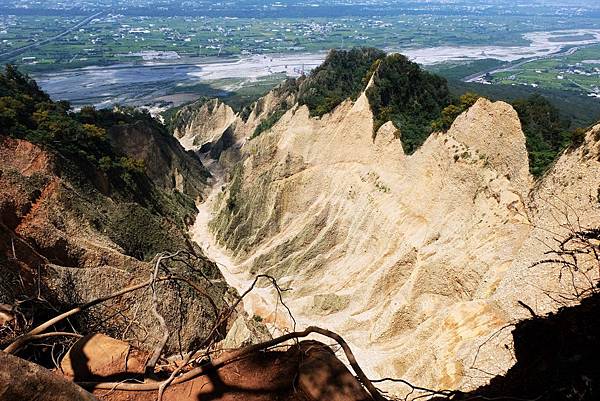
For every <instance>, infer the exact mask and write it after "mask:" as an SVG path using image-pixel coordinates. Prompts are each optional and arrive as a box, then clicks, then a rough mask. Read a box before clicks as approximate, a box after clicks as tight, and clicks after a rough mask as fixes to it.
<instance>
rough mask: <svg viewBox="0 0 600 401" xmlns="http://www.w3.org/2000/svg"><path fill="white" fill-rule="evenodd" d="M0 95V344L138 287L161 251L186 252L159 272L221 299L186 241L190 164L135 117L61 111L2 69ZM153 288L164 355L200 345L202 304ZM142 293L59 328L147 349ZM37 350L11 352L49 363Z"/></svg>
mask: <svg viewBox="0 0 600 401" xmlns="http://www.w3.org/2000/svg"><path fill="white" fill-rule="evenodd" d="M0 95H1V97H0V110H1V112H2V113H1V117H0V118H1V119H2V125H1V132H0V188H1V190H0V304H1V305H2V310H3V313H5V314H3V316H2V322H1V323H2V326H1V327H2V330H1V331H0V347H2V348H4V346H5V345H6V344H8V343H9V342H10V341H12V340H13V339H14V338H15V337H16V336H18V335H20V334H22V333H24V332H26V331H27V330H29V329H30V328H31V327H33V326H35V325H37V324H39V323H40V322H42V321H44V320H45V319H47V318H48V317H49V316H54V315H55V314H56V313H58V312H62V311H64V310H66V309H69V308H71V307H73V306H74V305H79V304H81V303H84V302H87V301H90V300H92V299H95V298H97V297H99V296H104V295H107V294H110V293H112V292H115V291H118V290H121V289H123V288H125V287H128V286H130V285H132V284H134V283H137V282H140V281H142V282H143V281H146V280H148V277H150V276H151V274H152V272H153V270H154V267H155V262H156V259H155V256H156V255H157V254H159V253H163V252H176V251H179V250H183V251H188V252H190V253H191V254H197V255H198V257H197V258H192V259H193V260H189V261H187V262H188V263H189V267H187V268H182V267H181V266H180V265H179V264H177V263H172V264H169V266H170V268H171V269H173V271H174V272H176V273H177V274H180V275H181V276H182V277H187V280H191V281H190V282H192V283H196V284H195V285H197V286H198V288H204V290H205V291H206V292H207V293H210V294H211V295H212V297H213V298H214V299H217V300H219V302H220V303H223V302H225V299H226V298H227V294H228V291H229V287H228V286H227V285H226V283H224V282H223V280H222V277H221V275H220V273H219V270H218V269H217V267H216V265H215V264H214V263H212V262H210V261H209V260H208V259H206V258H205V257H204V256H203V255H202V252H201V251H200V249H199V248H198V247H197V246H194V245H192V244H191V242H190V241H189V239H188V237H187V234H186V231H187V227H188V225H189V224H191V223H192V222H193V221H194V218H195V215H196V207H195V203H196V201H200V200H202V199H203V197H204V194H205V191H206V188H207V187H206V181H207V178H208V176H209V173H208V172H207V171H206V169H205V168H204V166H203V165H202V164H201V162H200V160H199V159H198V158H197V156H195V155H194V154H193V153H188V152H186V151H185V150H184V149H183V148H182V146H181V145H180V144H179V143H178V142H177V140H176V139H175V138H173V137H172V136H170V135H169V134H167V132H166V130H165V129H164V128H163V127H161V126H160V125H158V124H157V123H156V122H154V121H153V120H152V119H151V118H150V117H149V116H147V115H144V114H140V113H137V112H135V111H133V110H120V111H107V110H104V111H96V110H93V109H90V108H86V109H84V110H82V111H81V112H79V113H72V112H70V111H68V106H67V105H65V104H63V103H55V102H52V101H51V100H49V99H48V97H47V96H46V95H45V94H44V93H43V92H41V91H40V90H39V89H38V88H37V86H36V85H35V83H34V82H33V81H30V80H28V79H27V77H25V76H22V75H20V74H19V73H18V72H16V71H14V70H13V69H11V68H10V67H9V68H8V69H7V70H6V72H5V73H4V74H0ZM198 272H201V273H202V274H203V275H204V276H205V277H207V279H206V280H213V281H214V283H212V282H210V281H208V282H207V281H206V280H205V279H204V278H203V277H202V276H201V275H199V273H198ZM157 288H158V290H157V291H159V292H160V295H161V302H160V306H159V308H162V309H163V310H164V312H167V311H168V312H169V313H168V314H167V316H168V317H167V321H166V324H167V326H168V327H169V329H170V330H172V331H173V333H175V332H177V333H178V336H175V335H173V336H171V337H170V339H169V343H168V349H169V350H170V351H171V352H173V351H175V350H177V349H180V348H181V347H182V344H189V343H193V342H194V341H199V339H202V338H204V337H205V336H206V335H207V333H208V331H209V330H210V327H209V325H206V324H199V322H203V321H204V322H206V323H208V322H210V321H212V319H213V317H212V316H211V312H210V307H211V305H210V303H209V302H208V301H207V300H206V299H204V298H202V297H198V296H197V295H196V293H195V291H194V290H193V288H190V287H182V286H178V285H176V284H174V283H169V284H160V285H157ZM151 295H152V294H151V293H150V291H148V290H147V289H146V290H144V291H137V292H134V293H131V294H128V295H127V296H125V297H123V298H119V299H118V300H115V301H113V302H108V303H105V304H103V305H100V306H98V307H96V308H92V309H90V310H89V311H87V312H86V313H83V314H80V315H78V316H76V317H75V318H72V319H71V320H70V322H69V326H67V328H68V330H76V331H78V332H80V333H83V334H87V333H90V332H104V333H107V334H110V335H113V336H116V337H118V338H129V339H130V340H131V342H132V344H135V345H137V346H139V347H142V348H143V349H152V348H153V347H154V346H156V344H157V343H158V342H159V341H161V338H162V337H163V330H162V329H161V327H160V325H159V324H158V322H157V320H156V317H155V316H154V315H153V312H152V304H153V301H152V296H151ZM5 323H6V324H5ZM57 329H59V330H60V329H64V327H62V326H58V327H57ZM52 349H54V348H52ZM48 351H49V348H47V347H35V346H34V347H30V348H27V349H25V350H23V352H24V353H25V354H24V355H26V356H30V357H36V358H37V360H38V361H41V362H42V363H44V362H48V363H51V360H50V359H47V358H49V357H50V354H49V353H48ZM53 357H54V356H53Z"/></svg>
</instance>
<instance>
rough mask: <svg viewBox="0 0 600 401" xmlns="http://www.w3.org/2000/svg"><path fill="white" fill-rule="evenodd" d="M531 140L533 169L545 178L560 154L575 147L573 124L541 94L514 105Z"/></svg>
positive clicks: (528, 140) (531, 165) (531, 166)
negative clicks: (573, 144)
mask: <svg viewBox="0 0 600 401" xmlns="http://www.w3.org/2000/svg"><path fill="white" fill-rule="evenodd" d="M513 107H514V108H515V110H516V111H517V113H518V114H519V118H520V120H521V125H522V126H523V132H524V133H525V137H526V139H527V151H528V153H529V170H530V171H531V173H532V174H533V175H534V176H536V177H537V176H540V175H542V174H543V173H544V172H545V171H546V170H547V168H548V167H549V166H550V164H552V162H553V161H554V160H555V159H556V157H557V156H558V154H559V153H560V152H561V151H562V150H563V149H564V148H565V147H567V146H569V145H571V144H572V140H571V138H572V134H571V133H570V132H569V131H568V129H569V126H570V122H569V121H567V120H565V119H562V118H561V116H560V113H559V112H558V109H557V108H556V107H554V106H553V105H552V104H551V103H550V102H549V101H548V100H547V99H545V98H544V97H542V96H540V95H533V96H530V97H529V98H527V99H520V100H516V101H515V102H513Z"/></svg>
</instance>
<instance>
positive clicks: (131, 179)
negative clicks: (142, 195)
mask: <svg viewBox="0 0 600 401" xmlns="http://www.w3.org/2000/svg"><path fill="white" fill-rule="evenodd" d="M69 109H70V105H69V104H68V103H67V102H53V101H51V100H50V98H49V97H48V95H47V94H46V93H44V92H42V91H41V90H40V89H39V87H38V86H37V84H36V83H35V81H33V80H32V79H30V78H29V77H27V76H26V75H23V74H21V73H20V72H19V71H17V70H16V69H15V68H14V67H13V66H10V65H7V66H6V68H5V71H4V73H2V74H0V127H2V130H3V132H4V133H5V134H8V135H9V136H12V137H15V138H20V139H26V140H28V141H30V142H33V143H36V144H38V145H41V146H42V147H44V148H48V149H51V150H52V151H54V152H56V153H58V154H60V155H61V156H63V157H64V158H65V159H67V160H70V161H72V162H74V163H75V164H77V165H78V166H80V171H83V172H88V174H89V176H88V178H90V179H94V178H95V172H96V171H102V172H104V173H105V174H106V175H107V177H110V178H111V179H112V184H113V185H114V186H116V187H119V188H125V187H128V188H129V189H132V188H137V187H138V186H139V184H140V179H141V178H142V177H141V173H142V171H143V164H142V163H141V162H139V161H136V160H131V159H129V158H128V157H126V156H124V155H122V154H119V153H118V152H115V150H114V149H113V148H112V146H111V145H110V140H109V138H108V136H107V134H106V128H107V127H109V126H110V125H111V124H124V123H126V122H130V121H131V120H134V119H137V118H150V117H149V116H146V115H144V114H143V113H140V112H134V111H130V113H131V114H128V113H124V112H122V113H119V112H112V111H109V110H101V111H96V110H94V109H93V108H90V107H88V108H84V109H82V111H81V112H80V113H71V112H70V111H69Z"/></svg>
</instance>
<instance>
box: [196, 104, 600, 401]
mask: <svg viewBox="0 0 600 401" xmlns="http://www.w3.org/2000/svg"><path fill="white" fill-rule="evenodd" d="M250 125H252V124H250ZM243 126H244V127H245V128H244V127H243ZM233 127H234V130H235V131H236V132H237V134H236V136H237V137H238V138H242V137H243V136H244V135H246V136H248V135H249V133H251V131H252V128H251V127H250V128H248V126H247V124H242V122H241V121H240V120H239V118H238V119H237V120H236V122H234V123H233ZM599 130H600V127H597V128H596V130H595V132H598V131H599ZM371 131H372V113H371V111H370V108H369V106H368V102H367V99H366V97H365V96H364V95H363V96H361V97H360V98H359V99H358V100H357V102H356V103H355V104H352V103H351V102H349V101H348V102H345V103H343V104H342V105H340V106H339V107H338V108H337V109H336V110H335V111H334V112H332V113H331V114H330V115H326V116H324V117H323V118H321V119H314V118H310V117H309V116H308V110H307V109H306V108H305V107H295V108H293V109H292V110H291V111H289V112H288V113H287V114H286V115H285V116H284V117H282V119H281V120H280V121H279V122H278V123H277V124H276V125H275V126H274V127H273V129H272V130H270V131H268V132H265V133H263V134H261V135H260V136H259V137H258V138H256V139H253V140H250V141H246V142H245V144H244V145H243V146H242V148H241V155H239V156H238V157H239V158H241V161H240V162H239V163H237V164H235V165H234V166H233V167H232V168H231V173H232V178H231V179H230V180H229V182H228V184H227V185H225V186H222V185H221V183H219V185H218V186H217V187H216V190H218V191H220V190H221V189H223V192H222V193H217V195H215V196H213V197H212V198H211V200H210V201H209V202H210V203H209V204H205V205H203V206H202V210H203V213H202V214H201V217H200V218H199V220H198V222H197V224H196V226H195V228H194V230H195V234H196V239H197V240H198V241H199V242H200V243H202V244H203V245H205V246H207V245H209V249H208V254H209V256H212V255H213V254H214V255H215V256H218V259H219V260H220V261H221V262H222V263H223V264H226V265H228V266H227V268H226V270H227V271H228V272H227V273H226V274H225V276H226V277H227V276H229V277H228V278H229V279H230V280H231V281H232V284H234V285H236V286H237V287H239V289H245V287H246V286H247V285H248V283H249V280H250V278H251V276H252V275H254V274H256V273H268V274H272V275H273V276H275V277H277V278H278V281H279V282H280V283H281V284H282V285H283V286H288V287H292V288H293V291H290V292H286V293H285V295H284V299H285V302H286V303H287V304H288V305H289V306H290V307H291V309H292V311H293V312H294V315H295V317H296V319H297V321H298V324H299V326H300V327H303V326H306V325H308V324H318V325H320V326H322V327H327V328H329V329H332V330H335V331H338V332H339V333H340V334H342V335H343V336H344V337H345V338H346V339H347V340H349V342H350V343H351V345H352V346H353V348H354V349H356V350H357V354H358V356H359V359H360V360H361V362H362V364H363V365H365V366H366V367H367V371H368V373H369V375H371V376H373V377H375V376H394V377H402V378H405V379H408V380H410V381H412V382H414V383H416V384H418V385H421V386H430V387H436V388H461V389H465V390H466V389H470V388H473V386H476V385H479V384H482V383H485V382H486V381H487V380H489V378H490V377H491V375H492V374H498V373H503V372H504V371H506V369H508V368H509V367H510V366H511V365H512V363H514V360H513V357H512V353H511V352H510V344H511V337H510V328H506V329H503V330H501V331H499V332H498V330H500V329H502V328H503V327H505V326H506V325H507V323H510V322H513V321H514V320H515V319H518V318H523V317H526V316H527V315H528V312H527V311H526V310H525V309H524V308H521V307H519V306H518V305H517V300H522V301H524V302H526V303H527V304H529V305H531V306H532V307H533V308H534V309H535V310H536V311H537V312H538V313H545V312H548V311H551V310H554V309H556V308H557V307H558V305H557V304H556V303H555V302H553V301H552V300H551V299H550V298H549V297H548V296H547V295H545V294H544V291H545V290H557V289H558V287H559V284H558V272H557V270H556V269H555V268H554V267H551V266H550V267H536V268H529V266H530V265H531V263H532V262H534V261H536V260H539V259H540V258H542V257H543V252H544V251H545V250H546V249H547V247H546V245H545V243H551V239H552V235H553V234H552V233H555V235H561V234H562V233H564V232H565V230H566V229H565V228H564V227H561V224H562V223H564V222H565V221H566V217H565V213H563V212H564V211H566V212H567V213H566V214H567V215H568V216H569V219H570V220H572V219H573V218H574V216H575V215H577V216H578V217H579V221H580V222H581V224H582V225H586V224H596V225H597V222H598V221H600V219H599V217H600V210H599V206H600V205H599V203H598V199H597V191H598V178H597V177H600V163H599V162H598V142H597V139H596V136H597V134H596V133H595V132H591V133H589V134H588V137H587V139H586V145H585V146H584V147H583V148H580V149H579V150H577V151H574V152H571V153H568V154H565V155H563V156H562V157H561V159H560V160H559V161H558V162H557V164H556V166H555V167H554V169H553V170H552V171H551V172H550V173H549V174H548V175H547V177H546V178H545V179H544V180H543V181H542V182H541V183H538V184H536V185H535V186H534V183H533V181H532V178H531V177H530V176H529V174H528V170H527V152H526V150H525V139H524V135H523V133H522V132H521V128H520V123H519V120H518V117H517V115H516V113H515V111H514V110H513V109H512V108H511V107H510V106H509V105H508V104H505V103H502V102H496V103H491V102H489V101H487V100H484V99H481V100H480V101H478V102H477V104H476V105H475V106H473V107H472V108H471V109H470V110H469V111H467V112H466V113H464V114H463V115H462V116H460V117H459V118H458V119H457V121H456V122H455V123H454V125H453V127H452V128H451V129H450V131H449V132H448V133H447V134H435V135H432V136H431V137H430V138H429V139H428V140H427V142H426V143H425V144H424V145H423V147H422V148H421V149H420V150H418V151H417V152H416V153H415V154H414V155H412V156H406V155H404V153H403V151H402V148H401V144H400V142H399V141H398V140H397V139H395V138H394V131H395V128H394V127H393V126H392V124H391V123H388V124H386V125H385V126H384V127H382V128H381V130H380V132H379V133H378V135H377V138H376V140H375V141H373V140H372V135H371ZM196 134H198V133H196ZM186 135H189V133H188V134H186ZM221 158H222V159H224V158H225V155H222V156H221ZM227 160H228V161H229V162H231V159H227ZM210 211H212V215H213V216H214V218H213V220H212V221H211V222H210V229H211V231H212V233H213V234H214V237H213V236H211V235H210V233H209V232H208V228H207V221H206V220H207V219H208V215H210V214H211V212H210ZM536 226H539V227H540V228H534V227H536ZM548 229H550V230H551V231H552V233H550V232H549V231H547V230H548ZM215 240H217V241H218V242H219V243H220V244H221V248H220V249H218V247H217V246H215ZM266 293H267V292H265V291H263V292H262V293H261V294H259V296H258V297H256V298H259V299H256V298H255V299H252V300H249V301H248V303H247V304H246V307H247V308H248V309H252V311H251V312H254V313H256V314H260V315H261V316H262V317H264V318H265V319H267V320H268V321H273V320H274V317H273V315H272V311H273V310H274V308H275V307H274V306H273V305H267V303H269V302H272V301H271V300H272V299H274V298H272V297H271V298H270V299H269V296H268V294H266ZM269 306H270V307H269ZM278 311H279V312H280V315H282V314H281V306H279V308H278ZM270 314H271V316H269V315H270ZM277 323H278V325H282V324H283V323H282V319H279V320H278V322H277ZM507 347H508V349H507ZM403 390H405V389H403V388H402V387H401V386H397V387H396V388H395V391H396V392H398V393H401V392H402V391H403Z"/></svg>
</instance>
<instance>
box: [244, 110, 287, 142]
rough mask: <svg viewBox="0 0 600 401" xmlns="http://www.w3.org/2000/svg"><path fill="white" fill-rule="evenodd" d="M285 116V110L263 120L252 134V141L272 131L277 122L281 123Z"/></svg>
mask: <svg viewBox="0 0 600 401" xmlns="http://www.w3.org/2000/svg"><path fill="white" fill-rule="evenodd" d="M284 114H285V110H277V111H276V112H274V113H272V114H271V115H270V116H269V117H267V118H265V119H264V120H262V121H261V122H260V124H258V126H257V127H256V129H255V130H254V132H253V133H252V137H250V139H253V138H256V137H257V136H259V135H260V134H262V133H263V132H265V131H267V130H269V129H271V128H272V127H273V126H274V125H275V124H276V123H277V121H279V119H280V118H281V117H283V115H284Z"/></svg>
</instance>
